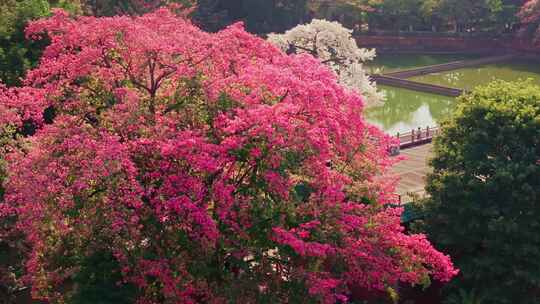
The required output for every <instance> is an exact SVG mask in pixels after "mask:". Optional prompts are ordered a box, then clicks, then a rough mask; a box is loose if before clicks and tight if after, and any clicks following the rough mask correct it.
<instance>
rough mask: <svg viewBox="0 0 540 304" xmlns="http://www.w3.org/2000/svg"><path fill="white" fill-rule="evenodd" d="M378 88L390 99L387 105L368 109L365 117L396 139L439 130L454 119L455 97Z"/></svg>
mask: <svg viewBox="0 0 540 304" xmlns="http://www.w3.org/2000/svg"><path fill="white" fill-rule="evenodd" d="M378 87H379V89H380V90H382V91H383V92H384V93H385V95H386V100H385V103H384V105H382V106H379V107H371V108H368V109H366V113H365V117H366V119H367V121H369V122H371V123H372V124H374V125H376V126H378V127H379V128H381V129H383V130H384V131H386V132H387V133H388V134H392V135H395V134H396V133H397V132H400V133H405V132H409V131H411V130H412V129H417V128H418V127H421V128H422V129H424V128H425V127H427V126H429V127H434V126H437V125H438V123H439V122H440V121H441V120H442V119H444V118H446V117H448V116H449V115H450V113H451V112H452V110H453V109H454V106H455V103H456V102H455V99H454V98H453V97H447V96H441V95H434V94H428V93H423V92H417V91H412V90H407V89H402V88H395V87H389V86H382V85H379V86H378Z"/></svg>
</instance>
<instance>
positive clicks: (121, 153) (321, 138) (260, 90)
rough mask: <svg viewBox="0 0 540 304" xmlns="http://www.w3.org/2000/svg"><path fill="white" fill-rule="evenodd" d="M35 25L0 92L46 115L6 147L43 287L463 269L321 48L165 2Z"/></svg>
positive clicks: (168, 287) (63, 294)
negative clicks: (30, 61)
mask: <svg viewBox="0 0 540 304" xmlns="http://www.w3.org/2000/svg"><path fill="white" fill-rule="evenodd" d="M27 34H28V35H29V36H30V37H31V38H33V39H40V38H41V37H43V35H44V34H46V35H47V36H48V37H50V39H51V41H52V43H51V44H50V45H49V46H48V47H47V48H46V49H45V51H44V55H43V56H44V57H43V60H42V61H41V64H40V65H39V66H38V67H37V68H36V69H34V70H32V71H30V72H29V73H28V75H27V77H26V79H25V84H26V86H25V87H21V88H9V89H8V88H2V90H1V91H0V105H1V106H0V111H1V113H0V114H1V115H0V117H1V118H2V121H1V123H2V125H3V126H6V127H9V126H12V127H15V128H20V127H21V124H23V123H26V124H28V123H30V124H33V126H34V127H35V128H36V129H37V130H38V131H37V133H35V134H34V135H33V136H30V137H28V138H27V139H21V141H20V142H19V144H18V145H11V146H10V150H11V152H12V153H10V154H9V156H8V157H7V158H6V161H7V165H6V169H7V170H6V171H7V181H6V182H5V197H4V201H3V202H1V203H0V216H1V217H2V218H3V219H9V221H7V222H8V223H13V226H11V233H16V234H22V235H23V236H24V242H25V243H26V246H27V248H28V251H27V252H22V253H21V256H22V257H24V258H25V273H26V276H25V278H26V279H27V281H28V282H30V283H31V286H32V295H33V297H34V298H37V299H45V300H48V301H50V302H61V301H67V302H71V303H80V302H77V299H81V298H82V299H84V296H81V295H84V294H92V291H93V292H94V294H95V290H102V291H103V297H102V299H105V298H106V297H107V298H108V299H118V298H122V295H129V297H128V298H125V297H124V298H123V299H124V300H125V301H128V302H129V301H131V300H133V301H135V300H138V301H139V303H157V302H169V301H170V302H183V303H223V302H235V303H238V302H248V303H253V302H263V303H264V302H272V303H276V302H279V303H294V302H297V303H306V302H308V303H309V302H323V303H334V302H337V301H341V302H346V301H347V299H348V297H349V296H350V295H351V289H352V288H355V289H362V288H363V289H367V290H377V291H381V292H386V291H388V290H392V288H394V289H395V288H396V286H397V285H398V284H400V283H401V284H424V285H427V284H429V282H430V280H431V279H434V280H438V281H442V282H446V281H448V280H450V279H451V278H452V277H453V276H455V274H456V273H457V270H455V269H454V267H453V266H452V263H451V261H450V258H449V257H448V256H446V255H444V254H442V253H440V252H438V251H436V250H435V249H434V248H433V247H432V246H431V245H430V243H429V242H428V241H427V239H426V237H425V236H424V235H421V234H414V235H409V234H406V233H405V232H404V229H403V227H402V226H400V214H401V212H402V210H401V208H393V207H390V206H389V205H388V203H391V202H393V201H394V199H395V198H394V196H393V194H392V188H393V183H392V180H391V179H387V178H384V176H385V172H386V169H387V168H388V166H389V165H390V164H391V163H392V162H393V161H392V160H391V159H390V158H389V156H388V153H387V149H388V148H389V146H390V145H392V144H394V140H393V139H392V138H390V137H388V136H386V135H384V134H383V133H382V132H381V131H380V130H378V129H377V128H375V127H373V126H371V125H369V124H368V123H366V122H365V121H364V120H363V118H362V111H363V109H364V102H363V98H362V97H361V96H360V95H358V94H357V93H354V92H351V91H349V90H346V89H344V88H343V87H342V86H340V85H339V84H338V83H337V80H336V76H335V74H334V73H333V72H332V71H331V70H329V69H328V68H327V67H325V66H322V65H321V64H320V63H319V61H318V60H317V59H315V58H313V57H311V56H307V55H302V54H301V55H292V56H288V55H286V54H285V53H283V52H281V51H280V50H279V49H277V48H276V47H274V46H273V45H272V44H270V43H268V42H266V41H264V40H263V39H260V38H257V37H255V36H253V35H251V34H248V33H247V32H245V31H244V29H243V28H242V26H241V25H239V24H236V25H233V26H230V27H228V28H226V29H225V30H223V31H220V32H218V33H215V34H210V33H206V32H203V31H201V30H199V29H198V28H197V27H195V26H193V25H192V24H191V23H190V22H189V21H187V20H186V19H184V18H181V17H178V16H175V15H174V14H172V13H171V12H170V11H168V10H166V9H159V10H157V11H156V12H154V13H151V14H146V15H142V16H138V17H129V16H119V17H110V18H95V17H72V16H69V15H68V14H67V13H66V12H64V11H61V10H60V11H56V12H55V14H54V16H53V17H51V18H48V19H43V20H39V21H35V22H32V23H31V24H30V26H29V27H28V29H27ZM50 109H52V112H53V113H52V115H49V117H48V119H46V117H47V115H45V117H44V116H43V112H44V111H45V112H46V111H48V110H49V111H50ZM19 241H20V240H19ZM88 265H95V267H89V266H88ZM98 287H100V288H101V289H99V288H98ZM109 293H114V294H113V295H111V294H109ZM114 303H116V302H114Z"/></svg>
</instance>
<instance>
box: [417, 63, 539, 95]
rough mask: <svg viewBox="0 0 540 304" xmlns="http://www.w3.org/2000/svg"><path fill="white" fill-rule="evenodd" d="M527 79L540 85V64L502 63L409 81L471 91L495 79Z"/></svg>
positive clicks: (429, 75) (434, 74)
mask: <svg viewBox="0 0 540 304" xmlns="http://www.w3.org/2000/svg"><path fill="white" fill-rule="evenodd" d="M527 78H532V79H533V82H534V83H537V84H540V62H538V61H525V60H523V61H511V62H501V63H494V64H487V65H483V66H479V67H468V68H462V69H457V70H453V71H446V72H440V73H432V74H427V75H422V76H416V77H411V78H409V80H413V81H419V82H424V83H429V84H436V85H442V86H446V87H453V88H460V89H465V90H471V89H474V87H476V86H478V85H483V84H486V83H488V82H490V81H493V80H495V79H502V80H507V81H516V80H520V79H521V80H524V79H527Z"/></svg>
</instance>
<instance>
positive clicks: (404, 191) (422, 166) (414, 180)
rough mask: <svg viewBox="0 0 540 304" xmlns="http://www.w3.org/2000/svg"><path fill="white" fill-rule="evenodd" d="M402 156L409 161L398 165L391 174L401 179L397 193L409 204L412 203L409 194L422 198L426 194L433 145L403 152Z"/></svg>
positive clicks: (403, 161)
mask: <svg viewBox="0 0 540 304" xmlns="http://www.w3.org/2000/svg"><path fill="white" fill-rule="evenodd" d="M400 155H403V156H405V157H406V158H407V159H405V160H402V161H401V162H399V163H397V164H396V165H395V166H394V167H393V168H392V170H391V173H392V174H396V175H398V176H399V177H400V181H399V184H398V187H397V189H396V192H397V194H399V195H401V201H402V202H403V203H408V202H410V201H411V197H410V195H409V193H414V194H416V195H420V196H423V195H424V194H425V191H424V186H425V177H426V175H427V173H428V172H430V171H431V169H430V167H429V166H428V160H429V159H430V158H431V157H432V156H433V144H425V145H421V146H417V147H414V148H409V149H405V150H401V154H400Z"/></svg>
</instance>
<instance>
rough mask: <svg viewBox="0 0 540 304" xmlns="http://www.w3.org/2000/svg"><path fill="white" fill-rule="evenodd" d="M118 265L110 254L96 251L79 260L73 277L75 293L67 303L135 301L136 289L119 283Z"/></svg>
mask: <svg viewBox="0 0 540 304" xmlns="http://www.w3.org/2000/svg"><path fill="white" fill-rule="evenodd" d="M121 281H122V275H121V273H120V266H119V264H118V262H117V260H116V259H115V258H114V257H113V255H112V254H110V253H107V252H97V253H95V254H94V255H92V256H90V257H88V258H85V259H84V260H83V261H82V262H81V270H80V271H79V272H78V273H77V275H76V276H75V278H74V286H75V293H74V295H73V296H72V297H71V299H70V300H68V303H69V304H130V303H134V302H135V298H136V295H137V289H136V288H135V287H134V286H133V285H130V284H120V283H121Z"/></svg>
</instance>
